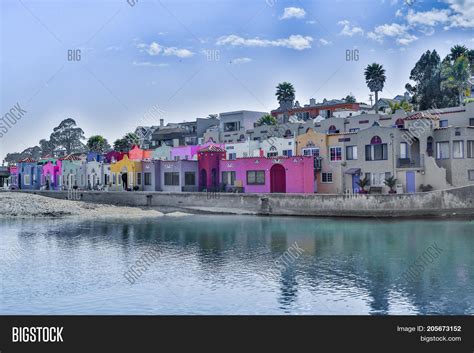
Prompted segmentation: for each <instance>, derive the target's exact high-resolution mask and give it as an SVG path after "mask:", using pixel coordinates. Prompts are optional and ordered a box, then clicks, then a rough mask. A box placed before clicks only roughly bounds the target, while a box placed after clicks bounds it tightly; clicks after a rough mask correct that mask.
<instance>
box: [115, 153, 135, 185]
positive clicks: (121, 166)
mask: <svg viewBox="0 0 474 353" xmlns="http://www.w3.org/2000/svg"><path fill="white" fill-rule="evenodd" d="M110 174H111V181H112V185H111V188H110V190H112V191H121V190H124V189H131V190H133V187H134V186H138V187H139V189H140V190H141V189H142V180H141V175H142V162H141V161H132V160H130V159H129V158H128V156H127V155H125V156H124V157H123V158H122V160H120V161H118V162H115V163H112V164H111V165H110Z"/></svg>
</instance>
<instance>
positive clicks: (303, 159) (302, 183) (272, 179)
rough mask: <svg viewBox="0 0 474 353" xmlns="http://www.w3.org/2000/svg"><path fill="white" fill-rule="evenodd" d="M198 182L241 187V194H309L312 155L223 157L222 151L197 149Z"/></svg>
mask: <svg viewBox="0 0 474 353" xmlns="http://www.w3.org/2000/svg"><path fill="white" fill-rule="evenodd" d="M198 160H199V178H200V180H199V185H200V186H201V189H202V188H204V187H207V188H209V187H213V186H216V185H217V184H218V185H219V186H220V187H222V188H226V189H228V188H233V187H235V188H242V190H243V192H245V193H308V194H309V193H313V192H314V158H313V157H310V156H294V157H275V158H266V157H249V158H237V159H234V160H227V159H226V158H225V150H223V149H221V148H218V147H214V146H213V147H210V148H206V149H203V150H201V151H199V157H198Z"/></svg>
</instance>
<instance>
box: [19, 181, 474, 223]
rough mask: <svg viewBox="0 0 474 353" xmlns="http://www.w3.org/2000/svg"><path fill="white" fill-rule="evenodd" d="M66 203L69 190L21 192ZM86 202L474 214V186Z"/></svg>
mask: <svg viewBox="0 0 474 353" xmlns="http://www.w3.org/2000/svg"><path fill="white" fill-rule="evenodd" d="M21 192H27V193H35V194H38V195H43V196H48V197H54V198H59V199H66V198H67V192H66V191H33V190H32V191H26V190H25V191H21ZM78 195H79V196H80V200H82V201H87V202H97V203H104V204H113V205H121V206H137V207H174V208H183V209H189V210H194V211H205V212H213V213H239V214H245V213H248V214H257V215H294V216H332V217H338V216H345V217H417V216H418V217H419V216H451V215H471V216H474V202H473V200H474V185H471V186H465V187H460V188H453V189H448V190H439V191H431V192H426V193H416V194H396V195H351V196H344V195H326V194H230V193H218V194H206V193H190V192H189V193H188V192H182V193H170V192H99V191H78Z"/></svg>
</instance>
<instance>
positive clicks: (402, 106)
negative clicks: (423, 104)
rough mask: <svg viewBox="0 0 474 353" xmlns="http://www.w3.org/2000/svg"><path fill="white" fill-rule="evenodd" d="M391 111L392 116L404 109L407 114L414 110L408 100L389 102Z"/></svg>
mask: <svg viewBox="0 0 474 353" xmlns="http://www.w3.org/2000/svg"><path fill="white" fill-rule="evenodd" d="M388 105H389V106H390V109H391V110H392V114H394V113H395V112H396V111H397V110H398V109H403V110H404V111H405V112H411V111H412V110H413V106H412V105H411V104H410V103H408V102H407V101H406V100H402V101H401V102H394V103H392V102H388Z"/></svg>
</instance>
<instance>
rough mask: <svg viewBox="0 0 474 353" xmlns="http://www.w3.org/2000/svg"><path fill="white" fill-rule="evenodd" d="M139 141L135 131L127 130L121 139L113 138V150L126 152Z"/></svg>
mask: <svg viewBox="0 0 474 353" xmlns="http://www.w3.org/2000/svg"><path fill="white" fill-rule="evenodd" d="M139 141H140V140H139V138H138V136H137V135H136V134H135V133H133V132H129V133H127V134H126V135H125V136H124V137H122V138H121V139H117V140H115V142H114V150H116V151H120V152H128V151H130V150H131V149H132V146H133V145H138V143H139Z"/></svg>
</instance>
